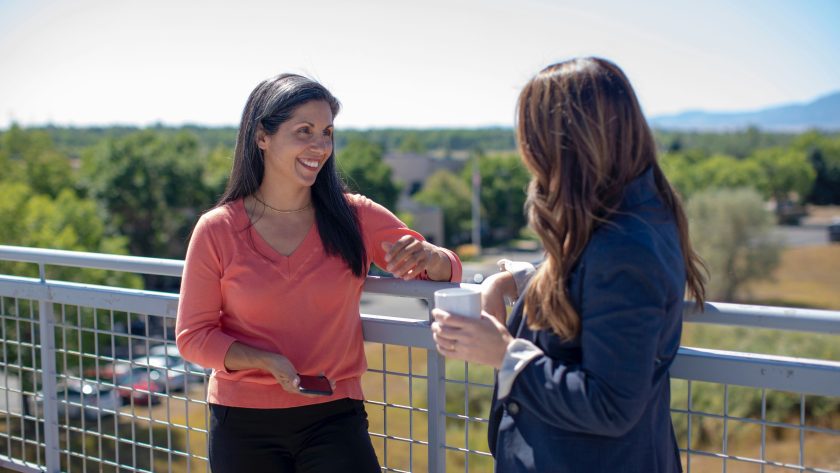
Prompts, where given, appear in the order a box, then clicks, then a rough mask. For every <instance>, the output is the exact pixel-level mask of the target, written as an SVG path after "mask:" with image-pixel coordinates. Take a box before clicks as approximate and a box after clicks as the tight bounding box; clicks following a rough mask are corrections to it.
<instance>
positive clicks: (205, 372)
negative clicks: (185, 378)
mask: <svg viewBox="0 0 840 473" xmlns="http://www.w3.org/2000/svg"><path fill="white" fill-rule="evenodd" d="M149 355H163V356H168V357H174V358H177V359H179V360H181V361H182V362H183V363H184V364H185V365H186V367H187V369H188V370H189V381H190V382H191V383H198V382H201V380H202V379H204V378H205V377H207V376H210V374H211V373H212V372H213V370H211V369H210V368H205V367H203V366H201V365H198V364H195V363H193V362H191V361H186V360H184V359H183V358H182V357H181V352H180V351H178V347H177V346H175V345H174V344H172V343H166V344H163V345H152V346H150V347H149Z"/></svg>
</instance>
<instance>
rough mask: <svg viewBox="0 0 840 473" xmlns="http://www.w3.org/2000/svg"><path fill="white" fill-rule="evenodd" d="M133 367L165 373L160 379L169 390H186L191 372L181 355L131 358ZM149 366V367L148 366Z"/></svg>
mask: <svg viewBox="0 0 840 473" xmlns="http://www.w3.org/2000/svg"><path fill="white" fill-rule="evenodd" d="M131 366H132V368H140V369H158V370H160V371H162V372H163V373H164V376H163V379H161V380H160V381H159V383H160V384H161V385H163V386H164V388H166V387H168V388H169V391H186V389H187V383H188V382H189V379H188V377H187V375H188V374H189V372H188V371H187V370H188V368H187V366H186V364H184V360H183V358H181V357H175V356H166V355H148V356H141V357H137V358H134V359H132V360H131ZM147 367H148V368H147Z"/></svg>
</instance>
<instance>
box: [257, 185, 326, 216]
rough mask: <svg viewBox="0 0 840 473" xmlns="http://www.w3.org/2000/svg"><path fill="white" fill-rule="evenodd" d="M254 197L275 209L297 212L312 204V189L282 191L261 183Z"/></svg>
mask: <svg viewBox="0 0 840 473" xmlns="http://www.w3.org/2000/svg"><path fill="white" fill-rule="evenodd" d="M255 197H256V198H258V199H259V200H261V201H263V202H265V203H266V204H267V205H269V206H271V207H273V208H275V209H279V210H298V209H302V208H304V207H307V206H309V205H311V204H312V189H310V188H309V187H304V188H301V189H283V188H278V187H277V186H270V185H266V184H265V182H263V185H261V186H260V188H259V189H258V190H257V192H256V194H255Z"/></svg>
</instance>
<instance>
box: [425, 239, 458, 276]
mask: <svg viewBox="0 0 840 473" xmlns="http://www.w3.org/2000/svg"><path fill="white" fill-rule="evenodd" d="M429 246H431V249H432V255H433V257H432V264H431V265H430V268H429V269H428V270H427V271H426V272H427V273H428V274H429V276H430V277H431V279H433V280H436V281H448V280H450V279H451V278H452V261H450V259H449V255H448V254H446V252H445V251H443V250H442V249H440V248H438V247H436V246H434V245H432V244H431V243H429Z"/></svg>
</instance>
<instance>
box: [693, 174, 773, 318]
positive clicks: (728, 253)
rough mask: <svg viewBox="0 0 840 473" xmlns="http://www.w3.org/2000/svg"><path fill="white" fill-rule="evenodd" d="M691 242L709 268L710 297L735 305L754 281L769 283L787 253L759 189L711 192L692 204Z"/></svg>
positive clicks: (698, 195) (695, 197)
mask: <svg viewBox="0 0 840 473" xmlns="http://www.w3.org/2000/svg"><path fill="white" fill-rule="evenodd" d="M686 212H687V214H688V219H689V221H690V228H691V239H692V241H693V242H694V246H695V249H696V250H697V252H698V253H699V254H700V256H701V257H702V258H703V259H704V260H705V261H706V264H707V265H708V267H709V273H710V276H711V277H710V280H709V284H708V286H707V288H706V290H707V296H708V298H709V299H710V300H715V301H726V302H732V301H735V300H736V298H737V297H738V294H739V291H740V290H742V289H744V288H745V286H746V285H747V284H748V283H749V282H751V281H757V280H761V279H766V278H768V277H769V276H770V274H771V273H772V271H773V269H774V268H776V266H778V264H779V253H780V250H781V247H780V245H779V243H778V242H777V241H775V240H774V239H773V238H772V237H771V235H770V230H771V226H772V224H773V219H772V216H771V215H770V213H769V212H767V210H765V208H764V203H763V200H762V198H761V195H759V194H758V192H756V191H755V190H753V189H750V188H742V189H708V190H705V191H702V192H700V193H697V194H695V195H694V196H692V197H691V199H690V200H689V201H688V205H687V209H686Z"/></svg>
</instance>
